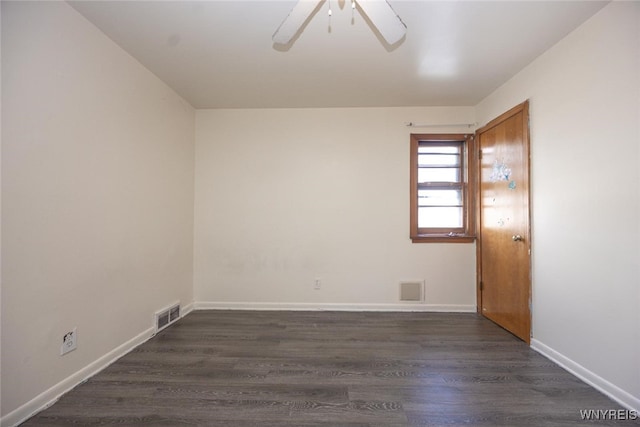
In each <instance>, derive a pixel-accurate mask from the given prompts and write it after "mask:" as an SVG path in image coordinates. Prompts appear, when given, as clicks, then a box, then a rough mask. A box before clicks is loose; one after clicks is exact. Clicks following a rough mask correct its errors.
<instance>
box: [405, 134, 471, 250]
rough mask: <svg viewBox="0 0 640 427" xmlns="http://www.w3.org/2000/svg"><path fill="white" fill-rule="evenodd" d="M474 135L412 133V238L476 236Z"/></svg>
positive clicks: (468, 239) (457, 239) (464, 239)
mask: <svg viewBox="0 0 640 427" xmlns="http://www.w3.org/2000/svg"><path fill="white" fill-rule="evenodd" d="M473 152H474V151H473V135H464V134H451V135H449V134H439V135H431V134H426V135H420V134H412V135H411V169H410V170H411V218H410V219H411V221H410V222H411V240H412V241H413V242H472V241H473V240H474V235H473V233H474V221H473V218H474V214H475V211H474V205H473V200H474V191H475V188H474V186H473V184H474V181H475V180H474V173H475V172H474V171H475V169H474V164H473V156H471V155H470V153H473Z"/></svg>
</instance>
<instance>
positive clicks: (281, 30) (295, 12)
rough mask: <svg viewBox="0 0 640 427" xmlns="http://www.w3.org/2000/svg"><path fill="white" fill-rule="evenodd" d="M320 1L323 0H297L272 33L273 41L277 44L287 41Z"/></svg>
mask: <svg viewBox="0 0 640 427" xmlns="http://www.w3.org/2000/svg"><path fill="white" fill-rule="evenodd" d="M322 1H324V0H298V3H296V5H295V6H293V9H291V12H289V15H287V17H286V18H285V19H284V21H282V24H280V26H279V27H278V29H277V30H276V32H275V33H273V36H272V37H271V39H272V40H273V42H274V43H277V44H287V43H289V42H290V41H291V40H292V39H293V38H294V36H295V35H296V34H297V33H298V31H299V30H300V29H301V28H302V26H303V25H304V23H305V22H306V21H307V19H309V17H310V16H311V14H312V13H313V11H314V10H315V8H316V7H317V6H318V4H319V3H320V2H322Z"/></svg>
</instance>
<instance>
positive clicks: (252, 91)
mask: <svg viewBox="0 0 640 427" xmlns="http://www.w3.org/2000/svg"><path fill="white" fill-rule="evenodd" d="M323 1H324V0H323ZM389 3H390V4H391V5H392V6H393V8H394V10H395V11H396V13H397V14H398V15H399V16H400V17H401V18H402V20H403V21H404V23H405V24H406V25H407V35H406V37H405V38H404V39H403V40H401V42H399V43H397V44H396V45H394V46H388V45H385V43H384V41H382V39H381V38H380V37H379V36H378V35H377V34H376V33H375V31H374V30H373V29H372V27H371V24H370V23H368V21H367V20H366V19H365V18H363V16H362V15H361V14H360V12H359V11H358V10H357V11H355V13H354V14H353V20H352V11H351V6H350V0H346V2H345V0H331V5H332V9H333V16H332V18H331V29H330V30H329V18H328V14H327V10H328V3H327V2H326V1H325V2H324V3H323V4H322V5H321V6H320V7H319V8H318V9H317V13H316V14H315V15H314V16H313V17H312V18H311V19H310V20H309V21H308V23H307V26H306V27H305V29H304V31H303V32H301V33H300V34H299V37H298V38H297V39H296V40H295V41H294V42H293V43H292V44H290V45H289V46H285V47H283V46H276V45H274V44H273V42H272V40H271V36H272V34H273V33H274V31H275V30H276V29H277V28H278V26H279V25H280V23H281V22H282V20H283V19H284V18H285V17H286V16H287V14H288V13H289V11H290V10H291V8H292V7H293V5H294V4H295V0H261V1H243V0H235V1H72V2H70V4H71V5H72V6H73V7H74V8H75V9H76V10H78V11H79V12H80V13H81V14H82V15H84V16H85V17H86V18H87V19H88V20H89V21H91V22H92V23H93V24H94V25H96V26H97V27H98V28H100V29H101V30H102V31H103V32H104V33H106V34H107V35H108V36H109V37H110V38H111V39H113V40H114V41H115V42H116V43H117V44H118V45H120V46H121V47H122V48H123V49H124V50H126V51H127V52H129V53H130V54H131V55H132V56H134V57H135V58H137V59H138V60H139V61H140V62H141V63H142V64H144V65H145V66H146V67H147V68H148V69H149V70H151V71H152V72H153V73H155V74H156V75H157V76H158V77H160V78H161V79H162V80H163V81H165V82H166V83H167V84H168V85H169V86H171V87H172V88H173V89H174V90H175V91H177V92H178V93H179V94H181V95H182V96H183V97H184V98H185V99H186V100H187V101H189V102H190V103H191V104H192V105H193V106H194V107H196V108H263V107H292V108H293V107H389V106H471V105H476V104H477V103H478V102H479V101H480V100H482V99H483V98H484V97H485V96H487V95H488V94H490V93H491V92H492V91H493V90H494V89H496V88H497V87H499V86H500V85H501V84H503V83H504V82H505V81H507V80H508V79H509V78H510V77H512V76H513V75H514V74H516V73H517V72H518V71H520V70H521V69H522V68H524V67H525V66H526V65H527V64H529V63H530V62H531V61H532V60H533V59H535V58H536V57H537V56H539V55H540V54H541V53H543V52H544V51H545V50H547V49H548V48H549V47H551V46H552V45H553V44H555V43H556V42H557V41H559V40H560V39H561V38H563V37H564V36H565V35H567V34H568V33H569V32H571V31H572V30H573V29H575V28H576V27H577V26H579V25H580V24H581V23H583V22H584V21H585V20H587V19H588V18H589V17H590V16H592V15H593V14H594V13H595V12H597V11H598V10H599V9H601V8H602V7H603V6H604V5H605V4H606V2H600V1H498V2H490V1H407V0H389Z"/></svg>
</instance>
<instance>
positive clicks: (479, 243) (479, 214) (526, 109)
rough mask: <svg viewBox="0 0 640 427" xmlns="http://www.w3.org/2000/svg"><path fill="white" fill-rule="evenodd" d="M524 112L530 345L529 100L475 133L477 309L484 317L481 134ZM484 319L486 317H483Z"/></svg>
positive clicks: (527, 340)
mask: <svg viewBox="0 0 640 427" xmlns="http://www.w3.org/2000/svg"><path fill="white" fill-rule="evenodd" d="M520 112H522V113H523V115H524V120H523V122H524V123H523V129H522V135H523V138H522V139H523V140H522V144H523V148H524V150H526V153H527V155H526V158H527V180H528V185H527V198H526V200H527V207H526V227H525V230H524V233H525V242H526V244H527V249H528V257H529V263H528V265H529V272H528V275H527V276H528V279H529V280H528V287H529V289H528V295H529V298H528V299H529V322H528V323H529V334H527V339H526V340H525V341H526V343H527V344H530V341H531V332H532V313H533V307H532V300H531V288H532V262H531V261H532V260H531V149H530V135H529V100H526V101H524V102H523V103H521V104H518V105H516V106H515V107H513V108H511V109H509V110H508V111H506V112H504V113H502V114H500V115H499V116H498V117H496V118H495V119H493V120H491V121H489V122H488V123H487V124H486V125H484V126H482V127H480V128H478V129H476V132H475V135H474V136H475V142H476V153H475V159H474V161H475V162H476V165H477V167H476V183H477V185H476V200H477V203H476V224H477V232H476V307H477V313H478V314H480V315H482V307H483V304H482V200H481V196H482V193H481V188H482V168H481V161H480V159H481V150H482V146H481V143H480V138H479V134H480V133H482V132H484V131H486V130H488V129H490V128H492V127H494V126H496V125H498V124H500V123H502V122H503V121H505V120H507V119H508V118H510V117H512V116H514V115H516V114H518V113H520ZM483 317H484V315H483Z"/></svg>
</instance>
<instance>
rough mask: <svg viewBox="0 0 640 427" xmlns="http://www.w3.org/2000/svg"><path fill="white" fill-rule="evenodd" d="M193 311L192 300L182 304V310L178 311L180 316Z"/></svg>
mask: <svg viewBox="0 0 640 427" xmlns="http://www.w3.org/2000/svg"><path fill="white" fill-rule="evenodd" d="M192 311H193V301H192V302H190V303H189V304H186V305H183V306H182V310H181V312H180V317H181V318H182V317H184V316H186V315H187V314H189V313H191V312H192Z"/></svg>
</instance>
